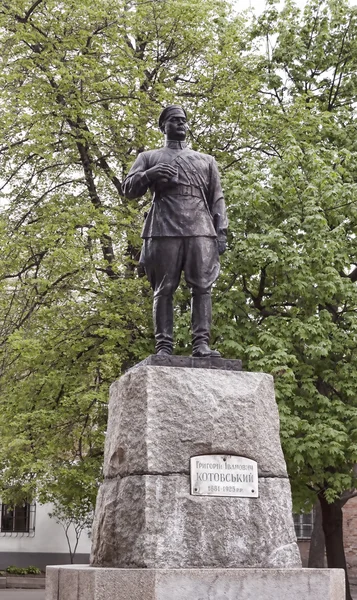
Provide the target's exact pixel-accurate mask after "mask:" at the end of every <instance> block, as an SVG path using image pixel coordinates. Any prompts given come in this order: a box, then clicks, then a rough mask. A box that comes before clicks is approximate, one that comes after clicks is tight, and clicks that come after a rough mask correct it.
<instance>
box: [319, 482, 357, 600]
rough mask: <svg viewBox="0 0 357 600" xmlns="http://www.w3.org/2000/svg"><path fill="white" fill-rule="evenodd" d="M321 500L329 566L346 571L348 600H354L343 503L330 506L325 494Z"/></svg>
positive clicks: (339, 501) (337, 502)
mask: <svg viewBox="0 0 357 600" xmlns="http://www.w3.org/2000/svg"><path fill="white" fill-rule="evenodd" d="M319 500H320V505H321V513H322V527H323V531H324V534H325V544H326V556H327V566H328V567H329V568H330V569H344V571H345V575H346V600H352V596H351V592H350V584H349V581H348V573H347V564H346V556H345V549H344V547H343V518H342V506H343V502H342V501H341V500H340V499H337V500H335V501H334V502H331V504H329V503H328V502H327V500H326V498H325V495H324V493H323V492H320V493H319Z"/></svg>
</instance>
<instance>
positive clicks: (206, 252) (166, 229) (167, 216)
mask: <svg viewBox="0 0 357 600" xmlns="http://www.w3.org/2000/svg"><path fill="white" fill-rule="evenodd" d="M159 127H160V129H161V131H162V132H163V133H164V134H165V146H164V147H163V148H159V149H158V150H149V151H148V152H142V153H141V154H139V156H138V158H137V159H136V161H135V162H134V164H133V166H132V168H131V169H130V171H129V173H128V175H127V177H126V179H125V181H124V183H123V191H124V194H125V196H126V197H127V198H138V197H140V196H142V195H143V194H145V192H146V191H147V190H148V188H150V191H151V193H152V196H153V202H152V205H151V208H150V211H149V213H148V215H147V217H146V220H145V224H144V228H143V231H142V236H141V237H142V238H143V239H144V244H143V250H142V253H141V258H140V263H141V264H142V266H143V267H144V269H145V272H146V275H147V277H148V279H149V281H150V284H151V286H152V289H153V291H154V305H153V313H154V328H155V340H156V353H157V354H172V352H173V294H174V292H175V291H176V289H177V287H178V285H179V283H180V278H181V273H182V271H183V272H184V275H185V279H186V282H187V284H188V286H189V287H190V289H191V293H192V302H191V316H192V356H198V357H203V356H220V354H219V352H217V351H216V350H211V349H210V347H209V345H208V344H209V337H210V329H211V313H212V308H211V287H212V284H213V283H214V282H215V281H216V279H217V277H218V275H219V254H222V253H223V252H224V251H225V250H226V231H227V217H226V209H225V204H224V199H223V194H222V188H221V183H220V179H219V174H218V169H217V164H216V161H215V160H214V158H213V157H212V156H209V155H208V154H202V153H200V152H195V151H194V150H191V149H190V148H188V146H187V144H186V142H185V139H186V132H187V115H186V112H185V110H184V109H183V108H182V107H181V106H176V105H172V106H168V107H166V108H165V109H164V110H163V111H162V113H161V115H160V118H159Z"/></svg>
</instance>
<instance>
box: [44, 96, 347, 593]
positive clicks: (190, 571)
mask: <svg viewBox="0 0 357 600" xmlns="http://www.w3.org/2000/svg"><path fill="white" fill-rule="evenodd" d="M159 124H160V128H161V130H162V131H163V133H165V135H166V145H165V147H164V148H162V149H160V150H156V151H150V152H144V153H143V154H141V155H139V157H138V158H137V160H136V161H135V163H134V165H133V167H132V169H131V170H130V172H129V174H128V177H127V178H126V180H125V182H124V191H125V193H126V194H127V195H128V197H131V198H134V197H137V196H140V195H142V194H144V193H145V192H146V191H147V189H148V188H150V189H151V192H152V194H153V204H152V207H151V209H150V212H149V214H148V216H147V218H146V221H145V225H144V229H143V238H144V244H143V251H142V255H141V265H142V268H143V269H144V270H145V273H146V274H147V276H148V278H149V281H150V283H151V286H152V288H153V292H154V305H153V313H154V325H155V340H156V354H155V355H152V356H150V357H148V358H147V359H146V360H144V361H143V362H142V363H139V364H138V365H136V366H135V367H133V368H132V369H130V370H129V371H127V372H126V373H125V374H124V375H123V376H122V377H121V378H120V379H119V380H118V381H116V382H115V383H113V385H112V386H111V390H110V403H109V419H108V428H107V438H106V444H105V454H104V481H103V483H102V485H101V487H100V490H99V493H98V498H97V506H96V513H95V519H94V524H93V531H92V553H91V559H90V562H91V564H90V566H88V565H83V566H76V565H72V566H61V567H48V570H47V592H46V594H47V595H46V599H47V600H297V599H299V600H344V598H345V592H344V572H343V571H342V570H339V569H302V568H301V561H300V555H299V550H298V547H297V543H296V537H295V532H294V525H293V519H292V504H291V491H290V483H289V479H288V475H287V471H286V465H285V460H284V456H283V453H282V449H281V445H280V439H279V416H278V410H277V405H276V402H275V395H274V383H273V378H272V377H271V376H270V375H267V374H264V373H249V372H244V371H242V365H241V361H239V360H225V359H223V358H221V357H220V354H219V352H217V351H216V350H212V349H211V348H210V346H209V336H210V325H211V286H212V284H213V283H214V281H215V280H216V278H217V277H218V273H219V258H218V257H219V254H220V253H222V252H223V251H224V250H225V246H226V242H225V236H226V228H227V218H226V213H225V207H224V201H223V195H222V190H221V186H220V182H219V175H218V170H217V167H216V164H215V162H214V160H213V159H212V157H209V156H207V155H203V154H200V153H198V152H193V151H192V150H190V149H188V148H187V146H186V144H185V137H186V113H185V111H184V110H183V109H182V108H181V107H178V106H170V107H167V108H166V109H165V110H164V111H163V112H162V113H161V116H160V121H159ZM182 272H183V273H184V276H185V278H186V281H187V283H188V285H189V287H190V289H191V292H192V311H191V314H192V345H193V349H192V357H182V356H175V355H173V354H172V353H173V343H174V342H173V300H172V298H173V294H174V292H175V290H176V288H177V286H178V284H179V280H180V276H181V273H182Z"/></svg>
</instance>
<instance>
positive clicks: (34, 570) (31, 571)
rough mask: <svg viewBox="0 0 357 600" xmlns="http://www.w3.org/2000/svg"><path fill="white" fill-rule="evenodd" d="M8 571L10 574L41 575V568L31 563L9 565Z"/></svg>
mask: <svg viewBox="0 0 357 600" xmlns="http://www.w3.org/2000/svg"><path fill="white" fill-rule="evenodd" d="M6 573H8V574H9V575H40V574H41V569H39V568H38V567H34V566H33V565H30V566H29V567H15V566H14V565H11V566H10V567H7V569H6Z"/></svg>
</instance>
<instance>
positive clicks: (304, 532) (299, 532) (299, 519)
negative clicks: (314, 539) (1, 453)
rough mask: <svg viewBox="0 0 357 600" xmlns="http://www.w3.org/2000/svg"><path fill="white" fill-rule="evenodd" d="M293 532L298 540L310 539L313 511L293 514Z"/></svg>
mask: <svg viewBox="0 0 357 600" xmlns="http://www.w3.org/2000/svg"><path fill="white" fill-rule="evenodd" d="M294 525H295V533H296V537H297V539H298V540H310V539H311V534H312V529H313V527H314V513H313V511H311V512H309V513H303V514H301V515H294Z"/></svg>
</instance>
